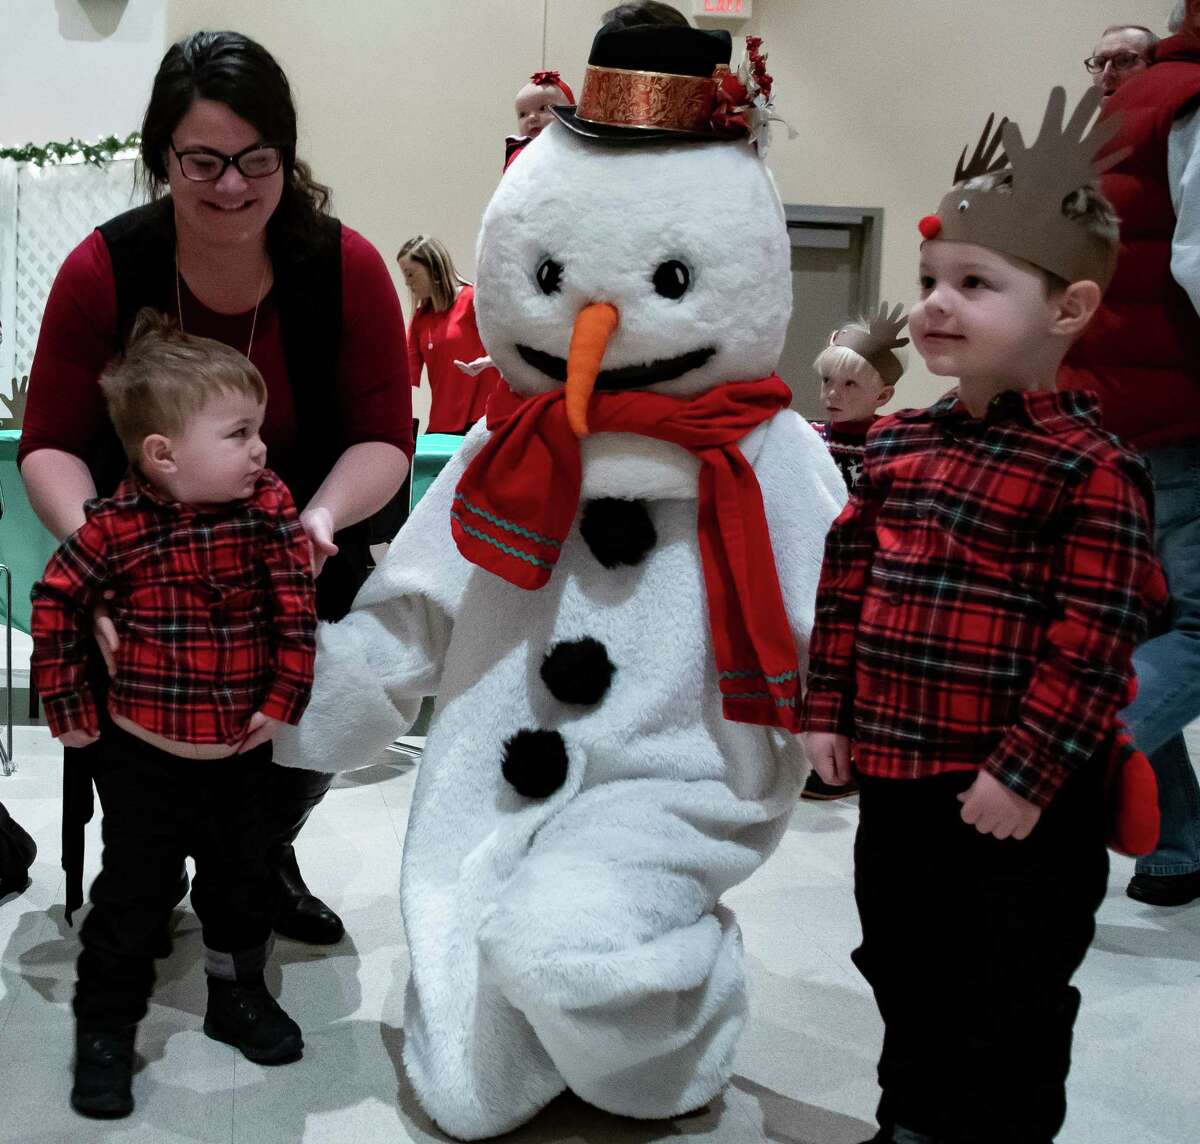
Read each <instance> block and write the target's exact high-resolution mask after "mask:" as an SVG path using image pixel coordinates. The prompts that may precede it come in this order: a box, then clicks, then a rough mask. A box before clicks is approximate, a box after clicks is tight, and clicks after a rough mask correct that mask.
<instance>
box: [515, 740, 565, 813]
mask: <svg viewBox="0 0 1200 1144" xmlns="http://www.w3.org/2000/svg"><path fill="white" fill-rule="evenodd" d="M500 769H501V773H502V774H503V775H504V778H505V780H506V781H507V782H508V783H509V785H510V786H511V787H512V788H513V790H515V791H516V792H517V794H520V795H524V796H525V797H526V798H549V797H550V795H552V794H553V793H554V792H555V791H556V790H558V788H559V787H560V786H562V785H563V783H565V782H566V781H567V745H566V743H564V742H563V737H562V736H561V735H560V734H559V733H558V732H557V731H532V730H529V729H528V728H525V729H523V730H520V731H518V732H517V733H516V734H515V735H514V736H513V737H512V738H511V739H509V740H508V742H507V743H505V744H504V762H503V763H502V764H501V767H500Z"/></svg>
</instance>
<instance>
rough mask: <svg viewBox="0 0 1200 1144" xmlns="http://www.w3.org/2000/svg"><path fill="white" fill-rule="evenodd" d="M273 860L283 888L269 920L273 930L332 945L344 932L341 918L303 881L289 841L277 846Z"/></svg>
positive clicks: (313, 943) (308, 941)
mask: <svg viewBox="0 0 1200 1144" xmlns="http://www.w3.org/2000/svg"><path fill="white" fill-rule="evenodd" d="M277 861H278V863H279V883H280V885H281V886H282V889H283V892H282V894H281V895H280V898H279V909H278V910H277V911H276V913H275V920H274V922H273V923H272V925H273V928H274V930H275V932H276V933H277V934H282V935H283V936H284V937H290V938H294V939H295V940H296V941H303V942H307V943H308V944H309V945H333V944H334V943H335V942H339V941H341V940H342V936H343V935H344V934H345V932H346V927H345V926H344V925H342V919H341V918H339V917H338V916H337V914H335V913H334V912H333V910H331V909H330V908H329V907H328V906H327V905H326V904H325V903H324V902H323V901H321V899H320V898H318V897H317V896H316V895H315V894H314V893H313V892H312V891H311V890H310V889H309V888H308V886H307V885H306V884H305V881H304V875H303V874H301V873H300V866H299V865H298V864H297V862H296V851H295V849H293V847H292V845H291V843H288V844H287V845H285V846H283V847H281V848H280V850H279V851H278V854H277Z"/></svg>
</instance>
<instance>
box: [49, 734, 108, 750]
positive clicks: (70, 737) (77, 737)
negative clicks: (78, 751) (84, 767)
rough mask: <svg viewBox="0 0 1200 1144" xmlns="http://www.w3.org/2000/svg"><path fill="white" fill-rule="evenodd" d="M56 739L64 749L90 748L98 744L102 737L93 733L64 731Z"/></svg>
mask: <svg viewBox="0 0 1200 1144" xmlns="http://www.w3.org/2000/svg"><path fill="white" fill-rule="evenodd" d="M55 738H56V739H57V740H58V741H59V742H60V743H61V744H62V745H63V746H64V747H90V746H91V745H92V744H93V743H94V742H96V741H97V740H98V739H99V738H100V736H99V735H93V734H92V733H91V731H80V730H75V731H64V732H63V733H62V734H61V735H55Z"/></svg>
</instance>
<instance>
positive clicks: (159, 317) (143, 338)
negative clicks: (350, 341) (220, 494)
mask: <svg viewBox="0 0 1200 1144" xmlns="http://www.w3.org/2000/svg"><path fill="white" fill-rule="evenodd" d="M100 388H101V390H103V392H104V400H105V401H106V402H107V404H108V416H109V418H110V419H111V420H112V423H113V428H114V429H116V431H117V436H118V437H120V439H121V444H122V445H123V446H124V448H125V455H126V456H127V457H128V458H129V460H130V461H135V460H137V458H138V456H139V454H140V453H141V449H142V442H143V441H144V440H145V439H146V438H147V437H149V436H150V435H151V434H152V433H161V434H163V435H164V436H166V437H174V436H178V435H179V434H180V433H182V432H183V431H184V430H185V429H186V427H187V423H188V422H189V421H190V420H191V419H192V418H193V417H195V416H196V414H197V413H199V412H200V411H201V410H202V409H203V408H204V406H205V405H207V404H208V402H209V401H210V400H211V399H212V398H213V397H215V396H216V395H217V394H219V393H233V394H244V395H245V396H246V397H250V398H253V399H254V400H255V401H257V402H258V403H259V404H264V403H265V402H266V400H267V386H266V383H265V382H264V381H263V379H262V374H260V373H259V372H258V370H257V369H256V368H255V367H254V365H253V364H252V363H251V362H250V360H249V359H248V358H247V357H246V356H245V355H244V354H241V353H239V352H238V351H237V350H235V349H233V348H232V347H230V346H227V345H225V343H224V342H218V341H214V340H213V339H212V338H201V337H197V336H196V335H195V334H185V333H184V332H183V330H181V329H180V328H179V327H178V326H177V325H176V324H175V322H174V321H172V320H171V319H170V318H168V317H166V316H165V315H163V314H160V313H159V312H158V311H157V310H152V309H150V308H149V307H146V308H145V309H143V310H140V311H139V312H138V315H137V317H136V318H135V319H134V322H133V329H132V331H131V332H130V335H129V341H128V343H127V344H126V347H125V352H124V353H123V354H121V356H120V357H118V358H116V359H114V360H113V361H112V362H110V363H109V365H108V366H107V368H106V369H105V370H104V373H103V374H101V376H100Z"/></svg>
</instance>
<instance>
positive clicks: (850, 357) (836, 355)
mask: <svg viewBox="0 0 1200 1144" xmlns="http://www.w3.org/2000/svg"><path fill="white" fill-rule="evenodd" d="M862 329H863V330H864V332H865V330H866V327H865V326H864V327H862ZM813 369H815V370H816V371H817V373H819V374H820V375H821V378H822V379H824V378H826V377H832V376H834V375H835V374H836V375H837V376H838V377H849V378H853V379H854V380H855V381H869V382H874V383H875V384H876V385H878V386H879V387H880V388H881V389H882V388H883V385H884V380H883V378H882V377H881V376H880V375H879V370H877V369H876V368H875V367H874V366H873V365H872V364H871V363H870V362H869V361H867V359H866V358H865V357H863V356H862V354H860V353H859V352H858V351H857V350H852V349H851V348H850V347H849V346H826V347H825V348H824V349H823V350H822V351H821V352H820V353H819V354H817V356H816V359H815V360H814V361H813Z"/></svg>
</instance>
